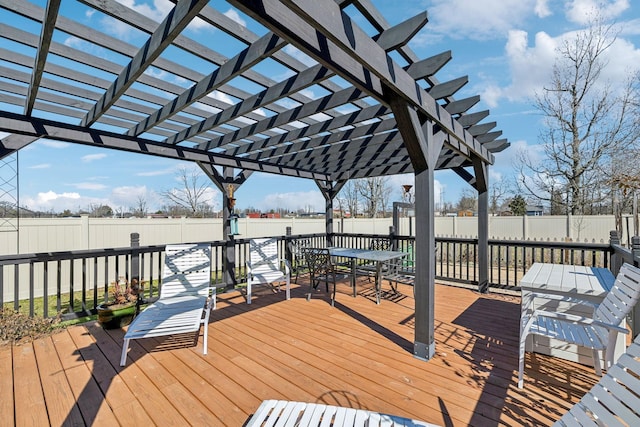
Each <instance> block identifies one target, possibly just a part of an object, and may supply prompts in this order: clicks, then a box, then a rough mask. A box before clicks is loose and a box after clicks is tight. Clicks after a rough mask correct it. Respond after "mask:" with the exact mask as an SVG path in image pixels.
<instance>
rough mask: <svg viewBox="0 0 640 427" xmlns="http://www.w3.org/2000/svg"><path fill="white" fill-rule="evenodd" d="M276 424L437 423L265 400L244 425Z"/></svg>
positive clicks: (391, 426) (388, 426) (390, 426)
mask: <svg viewBox="0 0 640 427" xmlns="http://www.w3.org/2000/svg"><path fill="white" fill-rule="evenodd" d="M275 425H278V426H299V427H311V426H314V427H315V426H317V427H355V426H362V427H364V426H370V427H373V426H380V427H400V426H407V427H408V426H419V427H437V426H436V425H435V424H429V423H426V422H423V421H416V420H412V419H409V418H403V417H398V416H395V415H388V414H381V413H378V412H373V411H367V410H364V409H353V408H345V407H342V406H333V405H325V404H321V403H305V402H294V401H287V400H265V401H263V402H262V404H261V405H260V407H259V408H258V409H257V410H256V413H255V414H253V416H252V417H251V418H250V419H249V421H248V422H247V423H246V424H245V427H267V426H275Z"/></svg>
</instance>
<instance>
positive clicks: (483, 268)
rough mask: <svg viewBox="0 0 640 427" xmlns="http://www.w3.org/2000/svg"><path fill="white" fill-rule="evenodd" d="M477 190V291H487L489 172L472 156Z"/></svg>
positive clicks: (482, 163) (481, 162)
mask: <svg viewBox="0 0 640 427" xmlns="http://www.w3.org/2000/svg"><path fill="white" fill-rule="evenodd" d="M473 169H474V171H475V174H476V180H475V188H476V190H478V254H477V256H478V291H479V292H481V293H486V292H488V291H489V174H488V167H487V165H486V164H485V163H484V162H483V161H481V160H480V159H478V158H477V157H474V158H473Z"/></svg>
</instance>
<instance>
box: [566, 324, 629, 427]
mask: <svg viewBox="0 0 640 427" xmlns="http://www.w3.org/2000/svg"><path fill="white" fill-rule="evenodd" d="M639 378H640V335H638V336H637V337H636V339H635V341H634V342H633V344H631V345H630V346H629V348H628V349H627V351H626V353H624V354H623V355H622V356H620V358H619V359H618V362H617V363H616V364H615V365H613V366H612V367H611V368H610V369H609V370H608V371H607V374H606V375H605V376H604V377H602V378H601V379H600V381H599V382H598V383H597V384H596V385H594V386H593V388H592V389H591V390H589V391H588V392H587V394H585V395H584V396H583V397H582V399H580V401H579V402H578V403H576V404H575V405H573V407H572V408H571V409H570V410H569V412H567V413H566V414H564V416H563V417H562V418H560V419H559V420H558V421H557V422H556V423H555V424H554V427H565V426H594V427H595V426H611V427H613V426H640V379H639Z"/></svg>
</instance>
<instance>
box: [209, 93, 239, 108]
mask: <svg viewBox="0 0 640 427" xmlns="http://www.w3.org/2000/svg"><path fill="white" fill-rule="evenodd" d="M207 96H208V97H209V98H213V99H216V100H218V101H222V102H224V103H226V104H229V105H233V104H234V102H233V99H232V98H231V97H230V96H229V95H227V94H226V93H224V92H220V91H218V90H214V91H213V92H211V93H209V94H207Z"/></svg>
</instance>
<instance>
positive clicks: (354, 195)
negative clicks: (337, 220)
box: [337, 180, 360, 218]
mask: <svg viewBox="0 0 640 427" xmlns="http://www.w3.org/2000/svg"><path fill="white" fill-rule="evenodd" d="M337 199H338V205H339V206H340V209H342V207H343V206H344V207H346V209H347V210H348V211H349V214H350V215H351V218H355V217H356V216H358V211H359V210H360V209H359V206H360V199H359V193H358V189H357V187H356V183H355V181H352V180H350V181H347V183H346V184H345V185H344V187H342V190H341V191H340V193H339V195H338V197H337Z"/></svg>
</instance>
